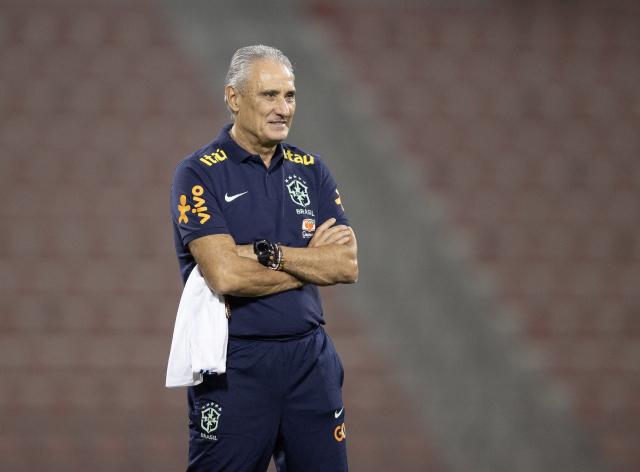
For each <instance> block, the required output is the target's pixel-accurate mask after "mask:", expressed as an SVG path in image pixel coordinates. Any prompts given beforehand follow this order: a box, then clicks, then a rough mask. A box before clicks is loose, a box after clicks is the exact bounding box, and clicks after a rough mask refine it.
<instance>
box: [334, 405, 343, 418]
mask: <svg viewBox="0 0 640 472" xmlns="http://www.w3.org/2000/svg"><path fill="white" fill-rule="evenodd" d="M342 410H344V406H343V407H342V408H340V411H336V413H335V415H336V418H337V417H338V416H340V415H341V414H342Z"/></svg>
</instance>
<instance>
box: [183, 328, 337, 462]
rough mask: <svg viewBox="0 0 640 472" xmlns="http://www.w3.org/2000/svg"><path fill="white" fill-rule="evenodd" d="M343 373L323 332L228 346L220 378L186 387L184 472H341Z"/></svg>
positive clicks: (234, 340)
mask: <svg viewBox="0 0 640 472" xmlns="http://www.w3.org/2000/svg"><path fill="white" fill-rule="evenodd" d="M343 380H344V369H343V368H342V363H341V362H340V358H339V357H338V354H337V353H336V351H335V349H334V347H333V344H332V343H331V340H330V339H329V336H327V334H326V333H325V331H324V329H323V328H322V326H319V327H318V328H316V329H314V330H313V331H311V332H310V333H309V334H307V335H306V336H304V337H301V338H297V339H290V340H268V341H257V340H243V339H237V338H230V339H229V347H228V353H227V372H226V373H225V374H222V375H215V374H214V375H205V376H204V381H203V383H201V384H200V385H196V386H195V387H189V389H188V397H189V419H190V422H189V435H190V438H189V467H188V469H187V471H188V472H205V471H206V472H217V471H226V472H235V471H243V472H244V471H247V472H249V471H250V472H254V471H255V472H264V471H266V470H267V468H268V466H269V461H270V459H271V457H272V456H273V457H274V460H275V463H276V468H277V469H278V471H279V472H314V471H318V472H328V471H331V472H341V471H347V448H346V440H345V437H346V435H345V427H344V414H345V412H344V405H343V403H342V382H343Z"/></svg>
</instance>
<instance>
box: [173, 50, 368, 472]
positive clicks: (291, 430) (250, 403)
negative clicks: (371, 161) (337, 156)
mask: <svg viewBox="0 0 640 472" xmlns="http://www.w3.org/2000/svg"><path fill="white" fill-rule="evenodd" d="M225 101H226V102H227V106H228V107H229V110H230V111H231V112H232V114H233V119H234V123H233V124H230V125H226V126H224V127H223V128H222V131H221V132H220V135H219V136H218V138H217V139H216V140H215V141H213V142H212V143H210V144H208V145H207V146H205V147H203V148H202V149H200V150H198V151H196V152H195V153H193V154H192V155H191V156H189V157H187V158H186V159H185V160H183V161H182V162H181V163H180V164H179V165H178V167H177V168H176V172H175V175H174V179H173V186H172V192H171V213H172V216H173V226H174V236H175V243H176V251H177V254H178V260H179V262H180V269H181V272H182V276H183V280H184V281H185V282H186V280H187V278H188V276H189V274H190V273H191V270H193V267H194V266H195V264H196V263H197V264H198V265H199V267H200V268H201V270H202V273H203V274H204V276H205V278H206V279H207V282H208V283H209V285H210V286H211V287H212V288H213V289H214V290H216V291H217V292H218V293H222V294H225V295H226V298H227V302H228V306H229V308H230V313H231V316H230V318H229V347H228V355H227V372H226V373H225V374H223V375H208V376H205V380H204V382H203V383H202V384H200V385H197V386H195V387H189V394H188V397H189V417H190V419H191V422H190V425H189V427H190V441H189V468H188V470H189V471H205V470H206V471H222V470H224V471H239V470H242V471H245V470H246V471H264V470H266V469H267V467H268V464H269V460H270V458H271V456H272V455H273V456H274V459H275V462H276V466H277V468H278V470H279V471H280V472H282V471H285V470H286V471H287V472H295V471H304V472H309V471H323V472H326V471H346V470H347V456H346V441H345V437H346V434H345V425H344V413H345V412H344V405H343V403H342V381H343V376H344V371H343V369H342V365H341V363H340V359H339V358H338V355H337V353H336V352H335V349H334V348H333V345H332V343H331V340H330V339H329V337H328V336H327V335H326V333H325V332H324V330H323V328H322V325H324V320H323V317H322V306H321V302H320V296H319V293H318V288H317V286H318V285H333V284H337V283H353V282H355V281H356V279H357V277H358V263H357V248H356V240H355V235H354V233H353V230H352V229H351V227H350V225H349V221H348V220H347V218H346V216H345V214H344V208H343V206H342V200H341V198H340V194H339V192H338V188H337V186H336V183H335V181H334V180H333V177H332V176H331V174H330V173H329V170H328V169H327V167H326V165H325V164H324V162H323V161H322V159H321V158H320V157H319V156H317V155H315V154H310V153H307V152H304V151H302V150H300V149H298V148H296V147H294V146H291V145H289V144H286V143H284V142H282V141H283V140H284V139H285V138H286V137H287V134H288V132H289V129H290V126H291V120H292V118H293V114H294V111H295V106H296V102H295V86H294V75H293V71H292V67H291V63H290V62H289V60H288V59H287V58H286V57H285V56H284V55H283V54H282V53H281V52H280V51H278V50H277V49H274V48H270V47H267V46H250V47H246V48H242V49H240V50H238V51H237V52H236V54H235V55H234V56H233V59H232V61H231V66H230V68H229V73H228V74H227V81H226V88H225ZM316 222H318V223H322V224H318V225H316Z"/></svg>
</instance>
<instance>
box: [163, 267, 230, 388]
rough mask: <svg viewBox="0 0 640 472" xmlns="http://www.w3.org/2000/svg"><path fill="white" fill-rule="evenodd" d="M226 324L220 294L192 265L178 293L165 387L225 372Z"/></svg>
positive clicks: (200, 379)
mask: <svg viewBox="0 0 640 472" xmlns="http://www.w3.org/2000/svg"><path fill="white" fill-rule="evenodd" d="M228 340H229V323H228V320H227V311H226V306H225V302H224V295H220V294H218V293H216V292H215V291H214V290H212V289H211V288H210V287H209V285H208V284H207V281H206V280H205V278H204V277H203V276H202V273H201V272H200V268H199V267H198V266H197V265H196V266H195V267H194V268H193V270H192V271H191V274H190V275H189V278H188V279H187V283H186V285H185V286H184V290H183V291H182V297H181V298H180V306H179V307H178V314H177V316H176V324H175V327H174V328H173V339H172V340H171V352H170V353H169V364H168V366H167V383H166V386H167V387H188V386H192V385H198V384H200V383H202V380H203V377H202V376H203V374H213V373H218V374H222V373H224V372H225V371H226V370H227V342H228Z"/></svg>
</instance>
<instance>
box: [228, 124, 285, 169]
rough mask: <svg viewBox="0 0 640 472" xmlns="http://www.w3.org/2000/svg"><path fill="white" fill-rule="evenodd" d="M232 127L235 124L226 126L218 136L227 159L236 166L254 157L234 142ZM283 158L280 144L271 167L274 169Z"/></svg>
mask: <svg viewBox="0 0 640 472" xmlns="http://www.w3.org/2000/svg"><path fill="white" fill-rule="evenodd" d="M232 127H233V123H231V124H227V125H224V126H223V127H222V130H221V131H220V134H219V135H218V143H219V145H220V147H221V148H222V149H223V150H224V152H225V153H226V154H227V157H228V158H229V159H231V160H232V161H233V162H234V163H235V164H240V163H241V162H242V161H244V160H245V159H247V158H249V157H251V156H253V154H251V153H250V152H249V151H247V150H246V149H244V148H242V147H241V146H240V145H239V144H238V143H236V142H235V141H234V140H233V138H232V137H231V134H229V131H231V128H232ZM283 157H284V153H283V151H282V143H278V145H277V146H276V150H275V152H274V153H273V159H272V160H271V167H273V165H274V164H277V162H278V161H279V160H280V159H282V158H283Z"/></svg>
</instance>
